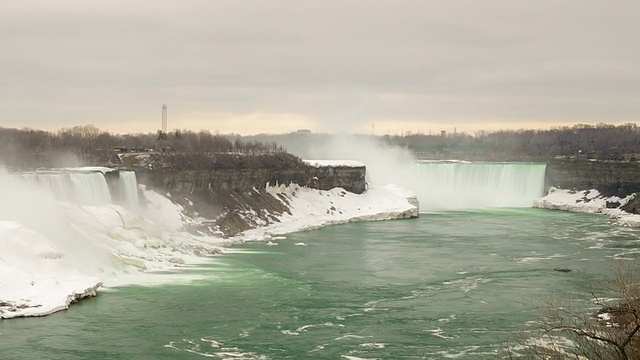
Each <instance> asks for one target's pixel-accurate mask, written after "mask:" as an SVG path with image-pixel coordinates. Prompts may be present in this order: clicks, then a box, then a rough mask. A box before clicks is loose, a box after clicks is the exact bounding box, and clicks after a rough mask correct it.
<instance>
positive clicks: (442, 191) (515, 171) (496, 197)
mask: <svg viewBox="0 0 640 360" xmlns="http://www.w3.org/2000/svg"><path fill="white" fill-rule="evenodd" d="M416 166H417V169H418V174H419V175H418V176H419V179H420V182H421V186H422V188H421V189H416V191H417V192H418V193H419V195H420V200H421V205H422V208H423V209H426V210H445V209H478V208H496V207H530V206H531V204H532V201H533V200H534V199H536V198H538V197H540V196H542V195H543V191H544V177H545V168H546V165H545V164H531V163H466V162H420V163H418V164H417V165H416Z"/></svg>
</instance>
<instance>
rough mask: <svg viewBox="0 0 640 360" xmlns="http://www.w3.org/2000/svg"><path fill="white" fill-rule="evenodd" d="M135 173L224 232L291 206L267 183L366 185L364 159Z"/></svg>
mask: <svg viewBox="0 0 640 360" xmlns="http://www.w3.org/2000/svg"><path fill="white" fill-rule="evenodd" d="M135 172H136V176H137V178H138V182H139V183H140V184H143V185H145V186H147V187H148V188H150V189H153V190H156V191H158V192H160V193H162V194H169V195H170V196H171V199H172V200H173V201H175V202H177V203H179V204H181V205H182V206H183V207H184V209H185V211H186V212H187V213H189V214H191V215H193V216H197V217H204V218H207V219H211V223H209V224H204V225H205V227H208V228H211V227H212V226H213V227H215V228H216V231H219V232H220V234H221V235H223V236H233V235H236V234H238V233H240V232H242V231H245V230H248V229H251V228H254V227H256V226H260V225H265V224H270V223H273V222H275V221H278V220H277V216H278V215H280V214H282V213H284V212H288V211H289V210H288V208H287V206H286V205H285V204H284V203H283V202H282V201H281V200H280V199H277V198H275V197H274V196H273V195H271V194H269V193H268V192H267V191H265V187H266V185H267V184H269V185H282V184H284V185H288V184H290V183H295V184H298V185H300V186H306V187H310V188H314V189H318V190H330V189H333V188H335V187H341V188H343V189H345V190H347V191H349V192H352V193H356V194H362V193H363V192H364V191H365V190H366V167H365V166H364V164H360V165H353V164H351V165H349V166H340V165H332V166H317V165H316V166H313V165H309V164H306V163H302V164H300V165H299V166H296V167H288V168H267V167H265V168H237V169H210V170H176V169H145V168H136V169H135ZM195 230H199V229H195ZM200 230H202V229H200Z"/></svg>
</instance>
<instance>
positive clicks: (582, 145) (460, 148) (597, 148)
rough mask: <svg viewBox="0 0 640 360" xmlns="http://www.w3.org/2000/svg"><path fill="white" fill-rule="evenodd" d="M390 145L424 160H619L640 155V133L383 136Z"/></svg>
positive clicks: (628, 128)
mask: <svg viewBox="0 0 640 360" xmlns="http://www.w3.org/2000/svg"><path fill="white" fill-rule="evenodd" d="M383 139H384V142H385V143H387V144H392V145H398V146H402V147H406V148H407V149H410V150H412V151H414V152H417V153H420V154H422V155H424V156H427V157H428V156H429V155H430V154H431V155H434V156H437V155H460V156H461V157H464V156H465V155H467V156H468V157H474V156H475V157H479V158H483V157H484V158H489V160H490V159H491V158H498V159H497V160H548V159H551V158H553V157H555V156H563V155H564V156H572V155H576V154H578V153H579V152H580V153H592V154H594V156H595V157H597V158H601V159H620V158H621V155H622V154H628V153H636V154H637V153H640V131H638V128H637V126H636V124H635V123H628V124H624V125H618V126H615V125H608V124H598V125H585V124H578V125H575V126H572V127H567V126H565V127H555V128H552V129H548V130H502V131H496V132H486V131H478V132H476V133H475V134H473V135H470V134H466V133H457V134H456V133H454V134H444V135H443V134H439V135H425V134H407V135H405V136H384V137H383ZM639 160H640V159H639Z"/></svg>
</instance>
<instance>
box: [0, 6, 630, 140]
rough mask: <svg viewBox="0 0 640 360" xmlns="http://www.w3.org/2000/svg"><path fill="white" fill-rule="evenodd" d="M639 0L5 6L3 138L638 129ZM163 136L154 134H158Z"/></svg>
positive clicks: (0, 26)
mask: <svg viewBox="0 0 640 360" xmlns="http://www.w3.org/2000/svg"><path fill="white" fill-rule="evenodd" d="M638 13H640V2H637V1H630V0H622V1H620V2H617V3H615V5H614V4H611V3H607V2H603V1H599V0H582V1H580V2H579V4H577V3H575V2H568V1H563V2H559V1H555V0H539V1H527V2H513V1H511V0H487V1H482V2H479V1H474V0H456V1H449V0H447V1H444V0H432V1H424V0H398V1H397V2H393V3H390V2H388V1H381V0H380V1H378V0H367V1H364V0H341V1H325V2H300V1H293V0H273V1H269V2H263V1H257V0H248V1H243V2H237V1H231V0H219V1H199V0H194V1H190V2H186V3H185V2H177V1H172V0H162V1H150V0H134V1H124V0H114V1H110V2H87V1H81V0H60V1H56V2H50V1H46V0H33V1H29V2H8V3H7V4H3V11H2V12H0V30H1V31H0V42H1V43H2V44H3V51H2V53H0V77H1V78H2V80H3V81H2V82H0V126H3V127H17V128H22V127H30V128H36V129H45V130H57V129H59V128H61V127H69V126H74V125H85V124H93V125H95V126H97V127H99V128H100V129H104V130H107V131H110V132H114V133H126V132H155V131H157V130H159V129H161V124H159V123H158V104H160V105H162V103H163V102H165V101H166V103H170V104H171V126H170V128H171V129H192V130H195V131H198V130H201V129H205V130H209V131H211V132H215V131H219V132H220V133H239V134H256V133H285V132H290V131H296V130H298V129H310V130H311V131H314V132H333V133H362V134H368V133H371V132H372V124H375V133H376V134H378V135H383V134H386V133H390V134H400V133H401V132H405V133H406V132H408V131H410V132H422V133H428V132H432V133H439V132H440V131H442V130H446V131H447V132H448V133H449V132H453V130H454V128H455V129H457V132H467V133H474V132H476V131H479V130H485V131H495V130H499V129H521V128H542V129H548V128H550V127H554V126H572V125H574V124H577V123H584V124H593V125H595V124H597V123H609V124H621V123H627V122H639V123H640V101H638V97H639V96H640V67H639V66H638V64H640V48H639V47H638V46H635V45H634V44H636V43H637V34H640V22H638V21H637V19H636V14H638ZM159 125H160V126H159Z"/></svg>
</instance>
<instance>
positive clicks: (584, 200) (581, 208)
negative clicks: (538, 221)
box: [533, 187, 640, 227]
mask: <svg viewBox="0 0 640 360" xmlns="http://www.w3.org/2000/svg"><path fill="white" fill-rule="evenodd" d="M632 198H633V195H629V196H626V197H624V198H620V197H617V196H602V195H601V194H600V192H599V191H598V190H595V189H591V190H581V191H575V190H567V189H558V188H555V187H552V188H550V189H549V194H548V195H547V196H545V197H542V198H540V199H537V200H535V201H534V202H533V207H535V208H542V209H554V210H565V211H573V212H586V213H594V214H604V215H607V216H609V217H610V218H612V219H615V221H616V222H617V223H618V224H620V225H624V226H630V227H640V215H637V214H630V213H628V212H626V211H623V210H621V209H620V208H619V206H622V205H624V204H626V203H627V202H629V201H630V200H631V199H632ZM607 203H610V204H611V203H619V204H620V205H619V206H618V207H616V208H608V207H607Z"/></svg>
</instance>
